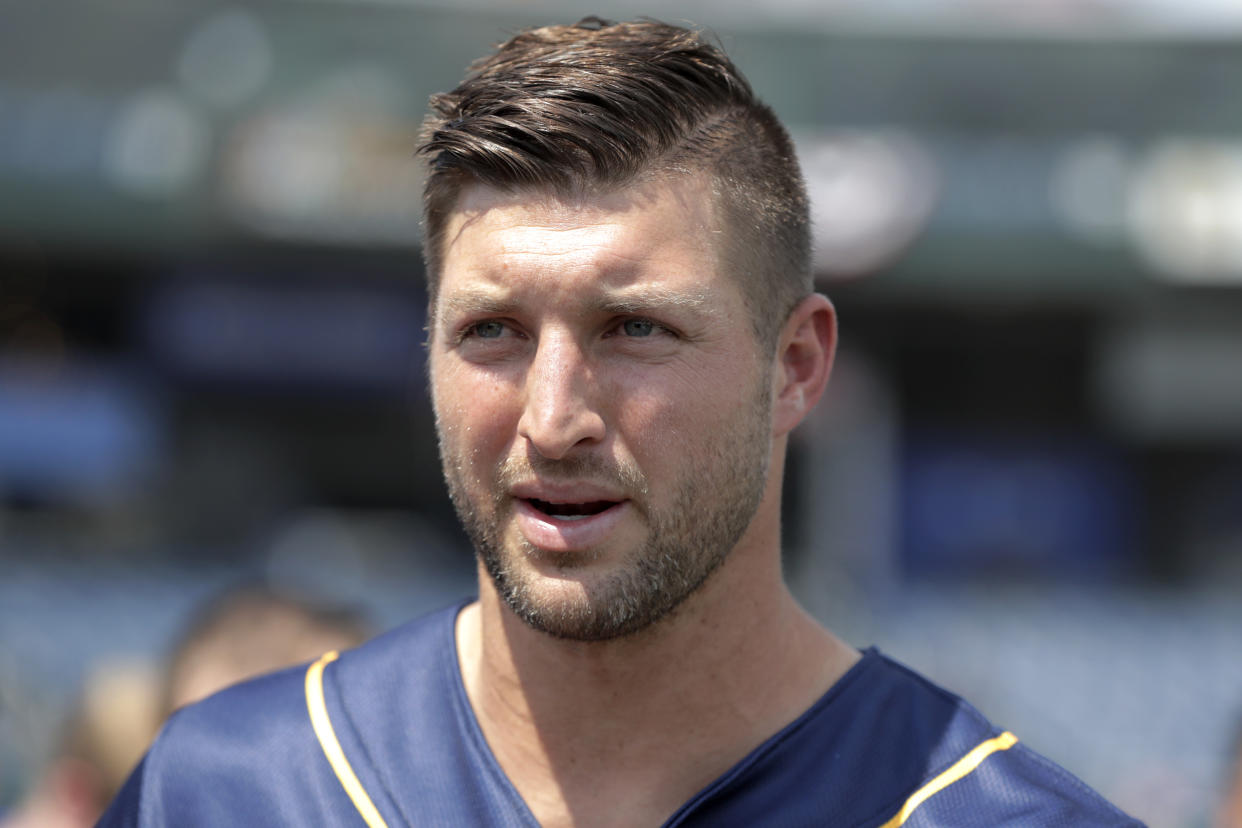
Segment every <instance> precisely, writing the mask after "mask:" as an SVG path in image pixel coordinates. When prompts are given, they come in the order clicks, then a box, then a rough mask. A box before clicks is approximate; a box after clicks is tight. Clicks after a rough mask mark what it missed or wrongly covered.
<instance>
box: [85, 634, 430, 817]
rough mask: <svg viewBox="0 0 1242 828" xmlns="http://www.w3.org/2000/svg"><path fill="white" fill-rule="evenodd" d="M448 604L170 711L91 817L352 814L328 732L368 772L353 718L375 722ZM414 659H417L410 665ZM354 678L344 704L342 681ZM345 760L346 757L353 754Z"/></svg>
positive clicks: (358, 774)
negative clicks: (333, 653) (106, 803)
mask: <svg viewBox="0 0 1242 828" xmlns="http://www.w3.org/2000/svg"><path fill="white" fill-rule="evenodd" d="M447 612H448V611H445V612H440V613H435V614H433V615H430V616H426V617H424V618H422V619H419V620H417V621H413V622H411V623H410V624H407V625H405V626H404V627H402V628H399V629H398V630H395V631H393V632H391V633H387V634H385V635H383V636H380V637H378V638H377V639H375V640H374V641H372V642H368V643H367V644H365V645H363V646H362V647H360V648H358V649H357V650H352V651H349V652H347V653H345V654H343V655H342V656H341V657H340V658H339V659H338V658H335V657H325V658H323V659H320V660H319V661H317V662H315V663H313V664H310V665H301V666H298V667H294V668H290V669H287V670H282V671H279V672H276V673H272V674H270V675H267V676H263V677H261V678H257V679H253V680H251V681H247V682H243V683H242V684H238V685H235V686H234V687H231V688H229V689H227V690H224V691H221V692H220V693H217V694H215V695H214V696H211V697H209V698H207V699H205V700H203V701H201V702H198V703H197V704H194V705H191V706H189V707H186V708H184V709H182V710H180V711H178V712H177V713H175V714H173V716H172V717H171V718H170V719H169V720H168V722H167V723H166V724H165V725H164V727H163V729H162V730H161V732H160V734H159V736H158V737H157V738H156V741H155V743H154V744H153V745H152V746H151V749H150V750H149V751H148V753H147V756H146V757H145V758H144V759H143V761H142V763H141V764H140V765H139V767H138V768H137V769H136V770H135V772H134V774H133V775H132V777H131V779H130V781H129V782H128V783H127V784H126V786H125V788H124V789H123V791H122V792H121V794H120V795H119V796H118V797H117V800H116V801H115V802H114V803H113V805H112V807H111V808H110V809H109V811H108V813H107V814H105V817H104V819H103V820H102V821H101V823H100V825H103V826H122V825H125V826H128V825H135V826H137V825H142V826H146V825H178V826H214V825H225V824H253V825H259V824H263V825H268V824H271V825H278V824H285V825H300V824H305V825H336V824H342V825H354V824H357V821H358V806H357V803H356V801H355V800H354V798H353V797H352V796H351V795H350V794H349V793H348V791H347V789H346V788H347V786H346V781H345V780H344V779H342V777H341V773H342V767H343V766H342V764H341V763H339V762H337V761H334V759H333V758H330V754H332V753H333V749H332V747H331V744H335V745H336V747H337V748H338V749H339V748H344V750H345V751H350V749H351V748H352V749H353V751H352V752H351V753H349V754H347V756H348V758H347V759H346V761H345V762H344V766H347V767H348V773H350V774H353V775H355V778H362V779H363V781H364V782H367V781H373V777H374V772H373V769H372V768H371V767H370V766H369V764H368V762H367V761H366V759H367V756H366V753H365V751H363V750H360V749H358V748H357V738H356V733H355V731H356V722H358V721H361V722H363V723H372V722H375V723H376V725H375V726H377V727H380V728H383V723H382V721H380V720H382V718H383V715H384V714H383V711H384V709H385V702H386V701H387V700H388V699H390V698H392V697H395V696H396V695H398V694H399V693H400V692H401V690H402V689H404V690H406V691H409V690H411V689H412V688H411V687H410V686H409V685H408V684H407V683H406V681H405V680H406V679H408V678H409V676H410V674H411V671H409V670H403V669H402V666H403V665H406V666H408V665H410V664H416V663H417V661H418V660H419V659H422V658H432V657H433V656H432V655H431V652H432V651H433V650H434V649H435V645H434V643H432V642H433V641H434V640H435V639H437V638H443V636H442V635H439V636H437V634H436V633H437V631H439V632H440V633H442V632H443V628H444V626H445V624H449V625H450V626H451V618H448V619H446V614H447ZM420 669H421V667H420V666H416V667H415V668H414V670H413V671H412V672H413V673H415V674H417V673H418V672H419V670H420ZM343 683H344V684H350V685H351V686H356V687H357V689H358V692H357V694H355V697H354V700H353V709H348V708H347V707H346V704H347V702H346V701H345V699H344V698H343V696H342V693H341V686H340V685H341V684H343ZM351 760H352V761H351Z"/></svg>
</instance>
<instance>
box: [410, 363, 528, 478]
mask: <svg viewBox="0 0 1242 828" xmlns="http://www.w3.org/2000/svg"><path fill="white" fill-rule="evenodd" d="M514 399H515V397H514V394H513V393H512V389H511V388H510V387H509V386H508V385H507V384H506V383H504V382H501V381H497V380H496V379H495V378H493V377H488V376H486V375H483V376H479V375H478V374H477V373H476V372H470V371H468V370H465V369H464V368H462V367H461V366H448V367H441V368H440V370H433V372H432V375H431V403H432V408H433V410H434V412H435V417H436V428H437V429H438V430H439V433H440V439H441V440H442V441H444V443H445V446H446V448H448V449H449V450H451V451H452V452H453V454H454V456H455V458H456V460H457V462H459V463H460V462H464V461H465V460H466V459H470V460H472V461H480V460H481V461H483V462H489V461H492V460H493V458H492V457H490V456H489V455H491V454H494V453H496V452H498V451H503V450H504V447H505V446H506V445H507V444H508V443H509V442H510V441H511V439H512V436H513V434H514V433H515V432H516V423H517V418H518V416H519V414H520V411H518V410H517V408H516V406H515V405H514Z"/></svg>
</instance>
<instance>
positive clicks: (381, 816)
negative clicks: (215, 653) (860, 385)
mask: <svg viewBox="0 0 1242 828" xmlns="http://www.w3.org/2000/svg"><path fill="white" fill-rule="evenodd" d="M459 609H460V606H458V607H451V608H448V609H446V610H443V611H440V612H437V613H434V614H432V615H429V616H425V617H423V618H421V619H419V620H416V621H413V622H411V623H410V624H407V625H405V626H403V627H400V628H398V629H397V630H394V631H393V632H391V633H388V634H386V635H383V636H380V637H379V638H377V639H374V640H373V641H371V642H369V643H368V644H366V645H364V646H362V647H360V648H358V649H356V650H351V651H348V652H346V653H344V654H342V655H341V656H339V657H337V656H336V655H335V654H332V653H330V654H328V655H326V656H324V657H323V658H321V659H319V660H318V661H316V662H315V663H313V664H311V665H310V666H309V667H301V668H294V669H291V670H285V671H282V672H279V673H275V674H272V675H270V676H267V677H264V678H260V679H256V680H253V681H250V682H246V683H244V684H240V685H237V686H235V687H233V688H230V689H228V690H225V691H222V692H221V693H218V694H216V695H215V696H212V697H211V698H208V699H206V700H205V701H202V702H200V703H198V704H196V705H192V706H190V707H188V708H185V709H183V710H181V711H179V712H178V713H176V714H175V715H174V716H173V717H172V718H171V719H170V720H169V721H168V722H167V724H166V725H165V727H164V729H163V730H162V731H161V733H160V735H159V737H158V738H157V739H156V741H155V743H154V744H153V745H152V747H151V749H150V750H149V751H148V753H147V755H146V757H145V758H144V759H143V760H142V762H141V763H140V764H139V765H138V767H137V768H136V769H135V771H134V773H133V774H132V775H131V777H130V779H129V781H128V782H127V783H126V785H125V787H124V789H123V790H122V791H121V793H120V794H119V795H118V796H117V799H116V800H115V801H114V802H113V804H112V806H111V807H110V808H109V810H108V812H107V813H105V814H104V816H103V818H102V820H101V821H100V823H99V825H101V826H104V828H114V827H116V828H119V826H142V828H150V826H178V828H196V826H221V825H229V826H281V825H290V826H304V825H315V826H361V827H364V828H378V826H388V827H389V828H397V826H466V825H470V826H523V827H524V828H530V826H536V825H537V824H538V823H537V822H536V821H535V819H534V817H533V816H532V814H531V812H530V811H529V809H528V808H527V807H526V804H525V803H524V802H523V801H522V798H521V796H519V794H518V792H517V790H516V789H515V788H514V787H513V785H512V784H511V783H510V782H509V780H508V779H507V778H506V777H505V774H504V772H503V771H502V770H501V768H500V766H499V764H498V763H497V762H496V759H495V757H494V756H493V755H492V753H491V751H490V750H489V748H488V745H487V743H486V741H485V740H484V738H483V734H482V732H481V730H480V728H479V725H478V722H477V721H476V720H475V718H474V714H473V712H472V710H471V707H470V703H469V701H468V699H467V697H466V692H465V688H464V685H463V684H462V680H461V675H460V671H459V669H458V664H457V656H456V645H455V641H454V620H455V618H456V615H457V611H458V610H459ZM1138 824H1139V823H1138V822H1136V821H1135V820H1133V819H1130V818H1128V817H1127V816H1126V815H1124V814H1123V813H1121V812H1120V811H1118V810H1117V809H1116V808H1114V807H1113V806H1112V805H1110V804H1109V803H1107V802H1106V801H1104V800H1103V799H1102V798H1101V797H1100V796H1099V795H1097V794H1096V793H1095V792H1093V791H1092V790H1091V789H1089V788H1088V787H1087V786H1086V785H1084V784H1083V783H1082V782H1080V781H1079V780H1077V779H1076V778H1074V777H1073V776H1072V775H1071V774H1069V773H1068V772H1067V771H1065V770H1063V769H1062V768H1060V767H1058V766H1057V765H1055V764H1053V763H1052V762H1050V761H1048V760H1047V759H1044V758H1043V757H1042V756H1040V755H1038V754H1036V753H1035V752H1034V751H1032V750H1030V749H1028V748H1027V747H1026V746H1025V745H1023V744H1022V743H1021V742H1019V741H1018V740H1017V738H1016V737H1014V736H1013V735H1012V734H1010V733H1008V732H1004V731H1001V730H998V729H997V728H995V727H993V726H992V725H991V724H989V723H988V722H987V720H985V719H984V718H983V716H982V715H980V714H979V713H978V712H977V711H976V710H975V709H974V708H973V707H971V706H970V705H968V704H966V703H965V702H963V701H962V700H961V699H960V698H958V697H956V696H954V695H953V694H951V693H949V692H947V691H945V690H942V689H940V688H939V687H936V686H935V685H934V684H932V683H931V682H929V681H927V680H926V679H924V678H922V677H920V676H918V675H916V674H915V673H913V672H912V671H910V670H908V669H907V668H905V667H903V666H901V665H899V664H897V663H896V662H894V661H892V660H890V659H888V658H887V657H885V656H883V655H881V654H880V653H879V652H877V651H876V650H874V649H870V650H867V651H865V652H864V653H863V656H862V658H861V660H859V661H858V662H857V663H856V664H855V665H854V666H853V667H852V668H851V669H850V670H849V672H847V673H846V674H845V675H844V676H843V677H842V678H841V679H840V680H839V681H838V682H837V683H836V684H835V685H833V686H832V687H831V688H830V689H829V690H828V692H827V693H825V694H824V696H823V697H821V698H820V699H819V700H818V701H817V702H816V703H815V704H814V705H812V706H811V707H810V708H809V709H808V710H806V711H805V712H804V713H803V714H802V715H801V716H800V717H799V718H798V719H797V720H795V721H794V722H792V723H790V724H789V725H788V726H786V727H785V728H783V729H782V730H780V731H779V732H778V733H776V734H774V735H773V736H772V737H771V738H769V739H768V740H767V741H766V742H764V743H763V744H762V745H760V746H759V747H758V748H756V749H755V750H754V751H752V752H751V753H750V754H749V755H747V756H746V757H745V758H743V759H742V760H741V761H740V762H738V763H737V764H736V765H735V766H734V767H733V768H732V769H731V770H729V771H728V772H727V773H725V774H724V775H723V776H721V777H719V778H718V779H716V780H715V781H714V782H712V783H711V784H710V785H708V786H707V787H706V788H704V789H703V790H702V791H700V792H699V793H697V794H696V795H695V796H694V797H692V798H691V799H690V800H689V801H687V802H686V803H685V804H684V805H682V807H681V808H679V809H678V810H677V811H676V812H675V813H674V814H673V815H672V816H671V817H669V819H668V820H667V822H666V823H665V825H666V826H691V825H695V826H700V825H701V826H755V825H772V826H812V825H816V826H820V825H826V826H848V827H850V828H855V827H856V828H896V827H897V826H907V828H932V826H954V828H972V827H973V826H979V828H983V826H987V828H995V826H1001V825H1014V826H1017V825H1021V826H1024V828H1041V827H1046V828H1053V827H1054V826H1079V827H1080V826H1120V825H1138Z"/></svg>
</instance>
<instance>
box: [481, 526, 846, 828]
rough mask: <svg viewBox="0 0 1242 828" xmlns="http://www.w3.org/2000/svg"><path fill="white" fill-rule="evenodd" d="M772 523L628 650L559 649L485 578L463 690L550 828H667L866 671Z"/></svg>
mask: <svg viewBox="0 0 1242 828" xmlns="http://www.w3.org/2000/svg"><path fill="white" fill-rule="evenodd" d="M768 511H769V512H770V513H771V514H773V515H775V514H776V513H775V511H773V510H768ZM763 514H764V510H762V509H761V511H760V515H757V516H756V517H757V520H756V522H755V523H753V524H752V526H751V529H750V530H748V532H747V537H745V538H743V541H742V543H739V545H738V547H737V548H736V549H734V551H733V552H732V553H731V555H730V557H729V559H728V560H727V561H726V562H725V563H724V564H723V565H722V566H721V567H720V568H719V569H718V570H717V571H716V572H715V573H714V574H713V575H712V576H711V577H710V578H709V579H708V581H707V582H706V583H705V584H704V585H703V586H702V587H701V588H700V589H699V590H698V591H697V592H696V593H695V594H694V595H692V596H691V597H690V598H689V599H687V600H686V601H685V602H684V603H683V604H682V605H681V606H680V607H678V608H677V610H675V611H674V612H673V613H671V614H670V615H669V616H667V617H666V618H664V619H662V620H661V621H659V622H657V623H656V624H653V625H652V626H651V627H649V628H647V629H646V630H643V631H641V632H639V633H636V634H634V635H631V636H627V637H624V638H620V639H616V640H611V641H603V642H578V641H566V640H561V639H555V638H552V637H549V636H548V635H546V634H544V633H541V632H538V631H536V630H534V629H532V628H530V627H528V626H526V625H525V624H524V623H523V622H522V621H521V620H520V619H518V618H517V617H516V616H515V615H514V614H513V613H512V612H511V611H510V610H509V609H508V608H507V607H506V606H505V605H504V604H503V602H502V601H501V600H500V598H499V596H498V595H497V594H496V592H495V590H494V589H493V588H492V587H491V584H490V581H488V580H487V579H486V576H484V577H483V578H482V579H481V581H480V597H479V602H478V603H476V604H473V605H471V606H470V607H467V608H466V610H464V611H463V612H462V614H461V616H460V617H459V619H458V627H457V641H458V654H459V659H460V664H461V668H462V675H463V679H464V681H465V685H466V690H467V694H468V695H469V697H470V701H471V704H472V706H473V708H474V711H475V714H476V716H477V718H478V720H479V724H480V726H481V727H482V729H483V733H484V735H485V736H486V737H487V740H488V743H489V745H490V746H491V748H492V751H493V753H494V754H495V755H496V758H497V760H498V761H499V763H500V765H501V767H502V768H503V769H504V771H505V772H506V774H508V776H509V778H510V780H511V781H512V782H513V783H514V785H515V787H516V788H517V789H518V791H519V792H520V793H521V794H522V795H523V797H524V798H525V799H526V802H527V804H528V805H530V807H531V809H532V811H533V812H534V813H535V815H536V817H538V818H539V819H540V821H541V822H542V823H543V824H544V825H553V824H578V825H584V824H597V825H598V824H607V823H608V822H609V818H610V817H611V818H613V819H618V818H621V817H624V821H625V822H626V823H628V824H635V823H636V822H652V823H653V824H659V823H660V822H662V821H663V820H664V819H666V818H667V817H668V816H669V815H670V814H671V813H672V812H673V811H675V810H676V809H677V807H679V806H680V805H681V804H682V803H683V802H684V801H686V800H687V799H689V798H690V797H691V796H693V795H694V794H695V793H696V792H697V791H699V790H701V789H702V788H703V787H704V786H706V785H707V784H709V783H710V782H711V781H712V780H713V779H715V778H716V777H717V776H719V775H720V774H722V773H724V772H725V771H727V770H728V769H729V768H730V767H731V766H732V765H734V764H735V763H736V762H737V761H739V760H740V759H742V758H743V757H744V756H745V755H746V754H747V753H749V752H750V751H751V750H753V749H754V748H756V747H757V746H758V745H760V744H762V742H763V741H765V740H766V739H767V738H768V737H769V736H771V735H772V734H773V733H775V732H777V731H779V730H780V729H781V728H782V727H784V726H785V725H786V724H788V723H789V722H791V721H793V720H794V719H796V718H797V717H798V716H799V715H800V714H801V713H802V712H804V711H805V710H806V708H807V707H809V706H810V705H811V704H812V703H813V702H814V701H815V700H816V699H818V698H819V697H820V696H821V695H822V694H823V693H824V692H825V691H826V690H827V689H828V687H829V686H831V685H832V683H833V682H835V681H836V679H837V678H839V677H840V676H841V675H842V674H843V673H844V672H845V671H846V670H847V669H848V668H849V667H850V666H851V665H852V664H853V663H854V661H856V660H857V657H858V655H857V653H856V652H854V651H853V650H852V649H850V648H849V647H847V646H846V645H844V644H843V643H842V642H840V641H839V640H838V639H836V638H835V637H833V636H832V635H831V634H830V633H828V632H827V631H826V630H824V629H823V628H822V627H820V626H819V625H818V624H816V623H815V622H814V621H813V620H812V619H811V618H810V617H809V616H808V615H807V614H806V613H805V612H804V611H803V610H802V609H801V608H800V607H798V605H797V604H796V602H795V601H794V599H793V598H792V596H791V595H790V593H789V591H788V589H787V588H786V587H785V584H784V581H783V579H782V577H781V573H780V555H779V547H778V544H777V538H778V537H779V522H778V521H777V520H775V519H772V520H769V521H766V524H767V525H765V521H764V520H762V519H760V518H761V517H762V515H763ZM639 815H641V816H643V817H645V818H643V819H640V820H636V819H635V818H636V816H639Z"/></svg>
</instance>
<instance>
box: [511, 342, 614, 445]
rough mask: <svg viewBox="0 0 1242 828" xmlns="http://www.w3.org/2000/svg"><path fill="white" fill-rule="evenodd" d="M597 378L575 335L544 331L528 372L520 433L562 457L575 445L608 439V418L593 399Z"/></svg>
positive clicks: (519, 427) (535, 443) (520, 420)
mask: <svg viewBox="0 0 1242 828" xmlns="http://www.w3.org/2000/svg"><path fill="white" fill-rule="evenodd" d="M597 390H598V389H597V388H596V383H595V379H594V377H593V376H592V372H591V370H590V366H589V365H588V364H587V360H586V358H585V355H584V354H583V353H582V349H581V347H580V346H579V345H578V344H577V343H576V342H574V341H573V339H572V337H569V336H563V335H556V334H553V335H546V336H544V337H542V338H541V339H540V342H539V345H538V347H537V348H536V349H535V356H534V360H533V362H532V363H531V365H530V367H529V369H528V371H527V375H526V404H525V406H524V407H523V410H522V416H521V418H520V419H519V420H518V434H519V435H520V436H521V437H523V438H525V439H526V440H527V441H529V442H530V444H531V445H532V446H533V447H534V448H535V449H536V450H537V451H538V452H539V453H540V454H542V455H543V456H544V457H547V458H548V459H550V460H560V459H562V458H564V457H565V456H566V455H568V454H569V453H570V452H571V451H572V450H573V449H574V447H575V446H578V445H580V444H581V445H590V444H592V443H598V442H600V441H602V440H603V439H604V418H603V416H602V415H601V414H600V412H599V410H598V407H597V406H596V405H595V404H594V400H595V398H596V391H597Z"/></svg>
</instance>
